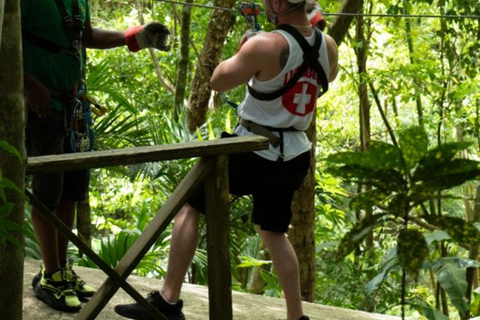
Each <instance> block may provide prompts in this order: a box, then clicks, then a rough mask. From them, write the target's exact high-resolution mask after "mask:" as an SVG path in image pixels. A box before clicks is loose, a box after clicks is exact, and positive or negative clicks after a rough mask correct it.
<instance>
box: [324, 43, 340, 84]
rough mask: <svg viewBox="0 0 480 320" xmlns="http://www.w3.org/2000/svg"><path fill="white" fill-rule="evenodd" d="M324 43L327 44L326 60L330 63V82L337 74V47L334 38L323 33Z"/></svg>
mask: <svg viewBox="0 0 480 320" xmlns="http://www.w3.org/2000/svg"><path fill="white" fill-rule="evenodd" d="M325 43H326V44H327V53H328V61H329V64H330V70H329V73H328V81H329V82H332V81H333V80H335V78H336V77H337V74H338V47H337V43H336V42H335V40H334V39H333V38H332V37H330V36H329V35H328V34H325Z"/></svg>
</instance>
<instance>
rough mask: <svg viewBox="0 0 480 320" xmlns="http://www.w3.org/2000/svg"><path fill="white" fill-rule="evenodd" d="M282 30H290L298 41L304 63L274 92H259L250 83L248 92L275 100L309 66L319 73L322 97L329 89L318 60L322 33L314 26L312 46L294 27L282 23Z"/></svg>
mask: <svg viewBox="0 0 480 320" xmlns="http://www.w3.org/2000/svg"><path fill="white" fill-rule="evenodd" d="M278 29H280V30H284V31H286V32H288V33H289V34H290V35H292V37H293V38H294V39H295V40H296V41H297V42H298V44H299V46H300V48H302V51H303V63H302V64H301V65H300V67H298V69H297V71H296V72H295V74H294V75H293V76H292V77H291V78H290V80H289V81H288V82H287V83H286V84H285V85H284V86H283V87H281V88H280V89H278V90H277V91H274V92H270V93H265V92H259V91H257V90H255V89H254V88H252V87H251V86H250V85H248V92H249V93H250V95H251V96H252V97H254V98H255V99H257V100H264V101H265V100H274V99H277V98H279V97H281V96H282V95H284V94H285V93H287V92H288V91H289V90H290V89H291V88H292V87H293V86H294V85H295V84H296V83H297V82H298V80H299V79H300V77H301V76H302V75H303V74H304V73H305V71H306V70H307V69H308V68H311V69H313V70H315V72H316V73H317V82H318V83H320V84H321V86H322V90H321V91H320V92H319V94H318V97H321V96H322V95H324V94H325V93H326V92H327V91H328V79H327V75H326V73H325V70H323V67H322V65H321V64H320V63H319V62H318V58H319V56H320V53H319V50H320V47H321V45H322V38H323V37H322V34H321V32H320V31H319V30H317V29H316V28H313V30H314V32H315V43H314V44H313V46H311V45H310V44H309V43H308V41H307V40H306V39H305V37H304V36H303V35H302V34H301V33H300V32H299V31H298V30H297V29H295V28H294V27H292V26H290V25H287V24H282V25H280V26H279V27H278Z"/></svg>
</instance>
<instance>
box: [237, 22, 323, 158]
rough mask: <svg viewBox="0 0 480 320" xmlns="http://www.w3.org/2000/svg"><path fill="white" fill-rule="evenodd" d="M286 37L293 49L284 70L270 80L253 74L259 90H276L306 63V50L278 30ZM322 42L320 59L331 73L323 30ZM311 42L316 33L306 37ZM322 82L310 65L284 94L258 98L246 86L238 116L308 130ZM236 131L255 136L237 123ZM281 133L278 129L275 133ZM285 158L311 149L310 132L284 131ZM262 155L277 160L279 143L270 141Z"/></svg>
mask: <svg viewBox="0 0 480 320" xmlns="http://www.w3.org/2000/svg"><path fill="white" fill-rule="evenodd" d="M273 32H277V33H279V34H281V35H283V36H284V37H285V39H286V40H287V41H288V45H289V48H290V55H289V57H288V61H287V63H286V65H285V67H284V68H283V69H282V71H281V72H280V73H279V74H278V75H277V76H276V77H275V78H273V79H270V80H268V81H259V80H257V79H256V78H255V77H252V78H251V79H250V81H249V85H250V86H251V87H252V88H254V89H255V90H257V91H259V92H266V93H268V92H274V91H276V90H278V89H279V88H281V87H283V86H284V85H285V84H286V83H287V82H288V80H289V79H290V78H291V77H292V76H293V75H294V74H295V71H296V69H297V68H298V67H300V65H301V64H302V63H303V51H302V48H301V47H300V45H299V44H298V43H297V41H296V40H295V38H293V36H291V35H290V34H289V33H288V32H286V31H283V30H275V31H273ZM321 36H322V44H321V46H320V49H319V53H320V56H319V58H318V61H319V62H320V65H321V66H322V67H323V70H324V71H325V72H326V73H328V70H329V62H328V53H327V46H326V43H325V36H324V35H323V33H322V34H321ZM305 39H306V40H307V41H308V43H309V44H310V45H313V44H314V42H315V32H312V35H310V36H309V37H305ZM319 90H320V85H319V84H318V83H317V74H316V72H315V70H313V69H310V68H308V69H307V70H306V71H305V73H304V74H303V75H302V76H301V77H300V79H299V80H298V82H297V83H296V84H295V85H294V86H293V87H292V88H291V89H290V90H289V91H288V92H287V93H286V94H284V95H283V96H281V97H279V98H277V99H274V100H269V101H262V100H257V99H255V98H254V97H252V96H251V95H250V94H249V92H248V88H247V94H246V96H245V99H244V100H243V101H242V103H241V104H240V105H239V107H238V115H239V117H241V118H243V119H245V120H250V121H253V122H256V123H258V124H261V125H264V126H269V127H274V128H289V127H294V128H295V129H297V130H306V129H307V128H308V126H309V125H310V122H311V121H312V117H313V111H314V109H315V105H316V100H317V96H318V93H319ZM235 133H236V134H238V135H239V136H248V135H252V134H253V133H251V132H250V131H248V130H247V129H246V128H245V127H243V126H241V125H240V126H238V128H237V129H236V130H235ZM273 133H274V134H275V135H277V136H279V133H278V132H273ZM283 143H284V152H283V158H284V161H289V160H291V159H293V158H295V157H296V156H298V155H300V154H302V153H304V152H306V151H308V150H310V149H311V147H312V144H311V142H310V141H309V140H308V138H307V135H306V134H305V132H303V131H286V132H283ZM255 153H256V154H258V155H259V156H261V157H263V158H265V159H268V160H272V161H277V160H278V158H279V157H280V146H278V147H276V148H274V147H273V146H272V145H271V144H270V145H269V149H267V150H262V151H255Z"/></svg>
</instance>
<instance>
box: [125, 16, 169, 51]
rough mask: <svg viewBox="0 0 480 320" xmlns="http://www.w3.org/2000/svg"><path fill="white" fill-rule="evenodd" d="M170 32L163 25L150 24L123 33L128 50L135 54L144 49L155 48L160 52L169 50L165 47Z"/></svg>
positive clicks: (167, 46)
mask: <svg viewBox="0 0 480 320" xmlns="http://www.w3.org/2000/svg"><path fill="white" fill-rule="evenodd" d="M169 34H170V31H169V30H168V29H167V27H165V26H164V25H163V24H161V23H158V22H150V23H148V24H146V25H144V26H136V27H131V28H129V29H128V30H127V31H125V39H126V41H127V46H128V49H130V51H132V52H137V51H138V50H140V49H144V48H155V49H158V50H161V51H168V50H170V46H169V45H167V40H168V35H169Z"/></svg>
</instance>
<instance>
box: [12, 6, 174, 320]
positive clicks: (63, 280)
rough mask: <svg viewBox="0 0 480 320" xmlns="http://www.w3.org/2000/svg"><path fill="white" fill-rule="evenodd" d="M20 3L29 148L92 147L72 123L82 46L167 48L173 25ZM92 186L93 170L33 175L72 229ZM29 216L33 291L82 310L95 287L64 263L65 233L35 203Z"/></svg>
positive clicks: (38, 192)
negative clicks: (123, 26) (97, 21)
mask: <svg viewBox="0 0 480 320" xmlns="http://www.w3.org/2000/svg"><path fill="white" fill-rule="evenodd" d="M21 10H22V35H23V61H24V84H25V97H26V105H27V109H28V116H27V127H26V144H27V151H28V155H29V156H40V155H49V154H62V153H71V152H78V151H88V150H90V149H91V145H90V143H87V147H86V148H85V144H84V141H83V140H82V139H87V140H88V136H87V135H85V133H86V132H83V136H82V138H81V139H76V138H75V137H74V135H76V134H77V132H81V129H79V128H78V123H76V125H72V120H71V116H70V114H71V113H72V110H73V109H74V110H75V112H77V113H78V112H79V113H80V118H81V117H83V116H84V114H85V113H84V112H85V109H84V108H85V107H83V104H82V103H80V100H78V99H77V98H78V96H79V92H80V91H81V90H82V83H81V82H82V74H83V70H82V69H83V65H84V64H83V56H82V53H81V52H82V50H81V48H82V46H83V47H85V48H97V49H106V48H113V47H119V46H128V48H129V49H130V51H138V50H140V49H143V48H149V47H151V48H157V49H159V50H164V51H166V50H169V46H168V45H167V44H166V42H167V38H168V34H169V31H168V29H167V28H166V27H165V26H163V25H161V24H159V23H149V24H147V25H145V26H136V27H132V28H129V29H128V30H126V31H107V30H103V29H98V28H92V26H91V24H90V13H89V6H88V0H41V1H39V0H21ZM67 114H69V116H67ZM69 120H70V121H69ZM73 127H75V128H73ZM74 129H75V130H77V131H74ZM88 185H89V171H88V170H80V171H73V172H62V173H46V174H37V175H35V176H34V177H33V180H32V189H33V193H34V195H35V196H36V197H37V198H38V199H39V200H41V201H42V202H43V203H44V204H45V206H47V207H48V208H49V209H51V210H52V211H53V212H54V213H55V214H56V215H57V217H58V218H59V219H60V220H62V221H63V222H64V223H65V225H66V226H68V227H69V228H72V225H73V219H74V216H75V205H76V202H77V201H82V200H84V199H85V198H86V195H87V192H88ZM32 220H33V225H34V229H35V234H36V236H37V239H38V242H39V245H40V251H41V254H42V260H43V264H44V266H43V267H42V270H41V272H40V273H39V274H37V275H36V276H35V277H34V279H33V281H32V286H33V290H34V292H35V295H36V297H37V298H38V299H40V300H42V301H44V302H45V303H46V304H47V305H49V306H50V307H52V308H55V309H58V310H62V311H67V312H77V311H79V310H80V309H81V303H80V299H83V298H88V297H91V296H92V295H93V294H94V293H95V290H94V289H93V288H91V287H89V286H87V285H86V284H85V282H84V281H83V280H82V279H81V278H80V277H79V276H78V275H77V274H75V272H74V271H73V269H72V264H71V262H70V263H69V262H67V245H68V239H66V238H65V237H63V236H61V235H60V234H58V233H57V231H56V229H55V228H54V227H53V226H51V225H50V224H49V223H48V222H47V221H46V220H44V219H43V217H42V216H41V215H40V213H39V212H38V211H37V210H36V209H33V210H32Z"/></svg>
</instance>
